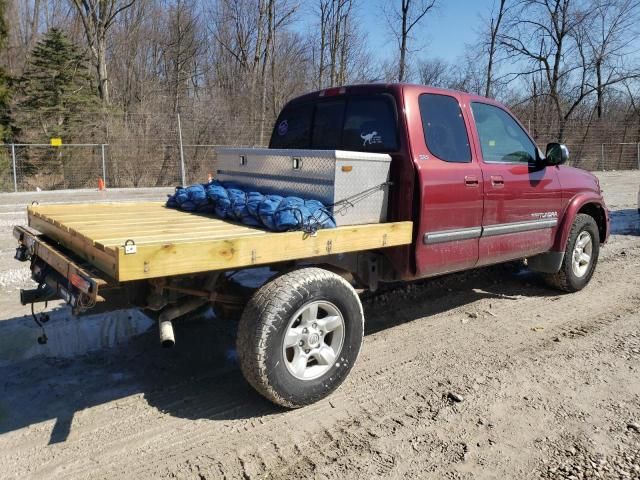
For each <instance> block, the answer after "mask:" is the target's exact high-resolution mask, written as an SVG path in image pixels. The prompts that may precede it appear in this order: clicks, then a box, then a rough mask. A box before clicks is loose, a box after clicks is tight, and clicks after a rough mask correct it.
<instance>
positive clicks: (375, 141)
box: [270, 95, 398, 152]
mask: <svg viewBox="0 0 640 480" xmlns="http://www.w3.org/2000/svg"><path fill="white" fill-rule="evenodd" d="M270 147H271V148H312V149H341V150H351V151H365V152H394V151H397V150H398V132H397V121H396V114H395V105H394V102H393V99H392V97H391V96H389V95H372V96H356V95H354V96H351V97H346V98H332V99H327V100H319V101H317V102H315V103H308V104H293V105H291V106H287V107H285V109H284V110H283V111H282V113H281V114H280V116H279V117H278V120H277V121H276V124H275V127H274V129H273V134H272V136H271V143H270Z"/></svg>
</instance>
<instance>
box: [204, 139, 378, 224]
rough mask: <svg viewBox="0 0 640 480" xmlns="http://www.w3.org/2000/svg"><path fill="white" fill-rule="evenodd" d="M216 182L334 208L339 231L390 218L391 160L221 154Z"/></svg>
mask: <svg viewBox="0 0 640 480" xmlns="http://www.w3.org/2000/svg"><path fill="white" fill-rule="evenodd" d="M216 153H217V160H218V170H217V180H220V181H222V182H232V183H235V184H237V185H239V186H242V187H245V188H255V189H256V191H259V192H262V193H276V194H280V195H294V196H298V197H302V198H305V199H315V200H320V201H321V202H323V203H324V204H325V205H334V207H333V208H334V214H335V218H336V223H337V224H338V226H344V225H360V224H365V223H379V222H384V221H386V219H387V198H388V192H389V185H388V183H387V182H388V181H389V167H390V165H391V157H390V156H389V155H386V154H380V153H367V152H347V151H342V150H276V149H260V148H219V149H217V152H216Z"/></svg>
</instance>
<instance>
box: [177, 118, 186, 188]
mask: <svg viewBox="0 0 640 480" xmlns="http://www.w3.org/2000/svg"><path fill="white" fill-rule="evenodd" d="M177 115H178V141H179V142H180V178H181V179H182V186H183V187H184V186H186V185H187V182H186V179H185V173H184V151H183V150H182V124H181V123H180V114H179V113H178V114H177Z"/></svg>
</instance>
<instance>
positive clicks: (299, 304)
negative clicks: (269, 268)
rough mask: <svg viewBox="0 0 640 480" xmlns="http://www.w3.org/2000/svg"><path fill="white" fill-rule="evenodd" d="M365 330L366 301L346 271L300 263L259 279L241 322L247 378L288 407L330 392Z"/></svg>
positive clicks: (349, 365)
mask: <svg viewBox="0 0 640 480" xmlns="http://www.w3.org/2000/svg"><path fill="white" fill-rule="evenodd" d="M363 333H364V315H363V313H362V305H361V303H360V299H359V298H358V295H357V293H356V292H355V290H354V289H353V287H352V286H351V285H350V284H349V283H348V282H347V281H346V280H344V279H343V278H342V277H340V276H338V275H336V274H335V273H332V272H329V271H326V270H322V269H320V268H303V269H300V270H296V271H293V272H290V273H287V274H285V275H282V276H280V277H278V278H276V279H274V280H272V281H271V282H269V283H267V284H265V285H264V286H262V287H261V288H260V289H259V290H258V291H257V292H256V293H255V294H254V296H253V297H252V298H251V300H250V301H249V303H248V305H247V307H246V309H245V311H244V313H243V314H242V318H241V319H240V325H239V326H238V357H239V360H240V367H241V369H242V372H243V374H244V376H245V378H246V379H247V381H248V382H249V383H250V384H251V385H252V386H253V387H254V388H255V389H256V390H257V391H258V392H259V393H261V394H262V395H263V396H265V397H266V398H268V399H269V400H271V401H272V402H274V403H276V404H278V405H282V406H285V407H289V408H296V407H301V406H304V405H308V404H311V403H314V402H316V401H318V400H320V399H322V398H324V397H326V396H327V395H329V394H330V393H331V392H333V391H334V390H335V389H336V388H338V386H339V385H340V384H341V383H342V382H343V381H344V379H345V378H346V377H347V375H348V373H349V372H350V371H351V368H352V367H353V364H354V362H355V360H356V358H357V356H358V353H359V351H360V345H361V344H362V338H363Z"/></svg>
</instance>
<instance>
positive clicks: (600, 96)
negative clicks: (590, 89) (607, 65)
mask: <svg viewBox="0 0 640 480" xmlns="http://www.w3.org/2000/svg"><path fill="white" fill-rule="evenodd" d="M596 79H597V82H598V83H597V85H596V95H597V104H596V109H597V112H598V120H600V119H601V118H602V104H603V102H604V98H603V97H604V87H603V86H602V63H601V62H600V60H599V59H598V60H597V61H596Z"/></svg>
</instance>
